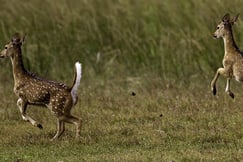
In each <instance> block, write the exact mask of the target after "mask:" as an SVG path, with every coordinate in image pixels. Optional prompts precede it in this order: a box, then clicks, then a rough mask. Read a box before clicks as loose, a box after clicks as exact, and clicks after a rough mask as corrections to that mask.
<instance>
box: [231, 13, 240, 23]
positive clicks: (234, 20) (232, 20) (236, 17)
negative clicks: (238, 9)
mask: <svg viewBox="0 0 243 162" xmlns="http://www.w3.org/2000/svg"><path fill="white" fill-rule="evenodd" d="M239 15H240V14H237V15H236V16H235V17H233V18H232V19H231V21H230V23H231V25H234V23H235V22H236V21H237V20H238V17H239Z"/></svg>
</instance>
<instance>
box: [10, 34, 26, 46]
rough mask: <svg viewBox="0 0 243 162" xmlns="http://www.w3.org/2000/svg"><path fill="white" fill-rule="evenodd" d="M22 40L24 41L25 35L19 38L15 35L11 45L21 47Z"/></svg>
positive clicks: (18, 35)
mask: <svg viewBox="0 0 243 162" xmlns="http://www.w3.org/2000/svg"><path fill="white" fill-rule="evenodd" d="M24 39H25V35H24V36H23V37H21V36H20V34H19V33H15V34H14V36H13V38H12V43H13V45H22V43H23V42H24Z"/></svg>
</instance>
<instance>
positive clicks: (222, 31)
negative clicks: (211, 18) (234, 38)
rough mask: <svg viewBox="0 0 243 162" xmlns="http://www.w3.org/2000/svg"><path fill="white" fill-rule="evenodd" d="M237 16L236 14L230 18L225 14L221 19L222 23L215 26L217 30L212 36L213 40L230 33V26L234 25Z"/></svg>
mask: <svg viewBox="0 0 243 162" xmlns="http://www.w3.org/2000/svg"><path fill="white" fill-rule="evenodd" d="M238 17H239V14H237V15H236V16H235V17H233V18H230V15H229V14H228V13H227V14H225V15H224V17H223V18H222V21H221V22H220V23H219V24H218V25H217V29H216V31H215V32H214V34H213V37H214V38H220V37H222V38H223V37H224V36H225V35H226V34H227V32H231V28H232V26H233V25H234V24H235V22H236V21H237V20H238Z"/></svg>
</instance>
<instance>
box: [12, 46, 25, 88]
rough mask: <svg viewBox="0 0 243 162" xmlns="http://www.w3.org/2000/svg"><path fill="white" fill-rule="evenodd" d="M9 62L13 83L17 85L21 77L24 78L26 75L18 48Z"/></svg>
mask: <svg viewBox="0 0 243 162" xmlns="http://www.w3.org/2000/svg"><path fill="white" fill-rule="evenodd" d="M11 62H12V67H13V77H14V81H15V83H17V82H19V81H20V80H21V78H22V77H24V75H26V70H25V68H24V64H23V60H22V53H21V48H20V47H19V48H17V49H16V51H15V54H14V55H13V56H12V57H11Z"/></svg>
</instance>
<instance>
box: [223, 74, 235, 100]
mask: <svg viewBox="0 0 243 162" xmlns="http://www.w3.org/2000/svg"><path fill="white" fill-rule="evenodd" d="M225 92H226V93H227V94H228V95H229V96H230V97H231V98H234V97H235V95H234V93H232V92H231V90H230V78H227V83H226V88H225Z"/></svg>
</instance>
